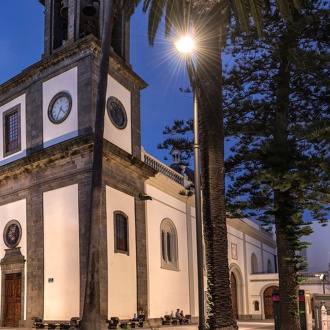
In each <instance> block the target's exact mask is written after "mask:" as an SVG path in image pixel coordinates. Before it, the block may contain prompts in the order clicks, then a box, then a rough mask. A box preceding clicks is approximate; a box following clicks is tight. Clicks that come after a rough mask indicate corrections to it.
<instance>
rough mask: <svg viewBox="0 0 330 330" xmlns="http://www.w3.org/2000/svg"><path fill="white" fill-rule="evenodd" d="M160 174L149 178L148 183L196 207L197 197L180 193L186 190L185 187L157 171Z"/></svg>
mask: <svg viewBox="0 0 330 330" xmlns="http://www.w3.org/2000/svg"><path fill="white" fill-rule="evenodd" d="M157 173H158V174H157V175H156V176H155V177H154V178H151V179H150V180H148V181H147V182H146V183H147V184H148V185H150V186H152V187H154V188H156V189H159V190H161V191H162V192H163V193H165V194H168V195H170V196H172V197H174V198H176V199H178V200H180V201H182V202H183V203H185V204H188V205H190V206H192V207H195V197H194V195H192V196H190V197H188V196H185V195H180V194H179V192H180V191H181V190H185V188H184V187H183V186H182V185H180V184H179V183H177V182H175V181H173V180H172V179H170V178H168V177H167V176H166V175H164V174H162V173H160V172H157Z"/></svg>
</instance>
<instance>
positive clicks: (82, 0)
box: [39, 0, 130, 64]
mask: <svg viewBox="0 0 330 330" xmlns="http://www.w3.org/2000/svg"><path fill="white" fill-rule="evenodd" d="M104 1H105V0H39V2H40V3H41V4H43V5H44V6H45V34H44V56H48V55H50V54H52V53H54V52H56V51H58V50H59V49H60V48H61V47H62V46H64V45H65V44H67V43H70V42H74V41H77V40H78V39H81V38H83V37H85V36H87V35H89V34H93V35H94V36H95V37H96V38H98V39H100V38H101V37H100V35H101V34H100V31H102V25H103V15H104ZM114 21H115V24H114V27H113V35H112V45H111V46H112V49H113V51H114V52H115V53H116V54H117V55H118V56H119V57H120V58H121V59H123V60H124V62H125V63H127V64H129V37H130V36H129V30H130V20H129V17H126V16H125V13H124V12H123V11H121V10H120V11H119V10H117V11H116V13H115V17H114Z"/></svg>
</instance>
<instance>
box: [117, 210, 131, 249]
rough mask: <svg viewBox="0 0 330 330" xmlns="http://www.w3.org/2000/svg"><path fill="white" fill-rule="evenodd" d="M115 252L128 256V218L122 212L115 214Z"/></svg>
mask: <svg viewBox="0 0 330 330" xmlns="http://www.w3.org/2000/svg"><path fill="white" fill-rule="evenodd" d="M114 234H115V252H116V253H117V252H119V253H126V254H128V217H127V216H126V214H124V213H123V212H120V211H116V212H114Z"/></svg>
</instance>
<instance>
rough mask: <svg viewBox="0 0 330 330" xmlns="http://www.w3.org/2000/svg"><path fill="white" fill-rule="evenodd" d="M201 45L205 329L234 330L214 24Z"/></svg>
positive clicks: (218, 41) (206, 27)
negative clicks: (206, 317) (206, 301)
mask: <svg viewBox="0 0 330 330" xmlns="http://www.w3.org/2000/svg"><path fill="white" fill-rule="evenodd" d="M204 22H205V24H204V25H203V31H199V35H202V36H203V37H204V38H205V40H204V41H203V42H201V51H200V53H201V56H200V57H199V61H198V63H197V72H198V78H197V80H196V83H197V86H198V88H199V90H200V95H199V99H198V102H199V109H200V116H199V118H200V127H199V128H200V136H201V141H200V142H201V165H202V166H201V171H202V183H203V225H204V237H205V238H204V241H205V250H206V265H207V281H208V289H207V290H208V292H207V293H208V320H207V323H208V326H209V328H210V329H213V330H216V329H222V330H235V329H238V327H237V324H236V321H235V319H234V315H233V310H232V304H231V292H230V281H229V268H228V245H227V244H228V243H227V224H226V208H225V170H224V127H223V109H222V62H221V56H220V52H221V46H220V45H221V36H220V38H219V34H217V33H212V31H221V29H220V25H219V20H218V19H212V18H210V19H209V20H208V19H205V20H204ZM220 35H221V34H220Z"/></svg>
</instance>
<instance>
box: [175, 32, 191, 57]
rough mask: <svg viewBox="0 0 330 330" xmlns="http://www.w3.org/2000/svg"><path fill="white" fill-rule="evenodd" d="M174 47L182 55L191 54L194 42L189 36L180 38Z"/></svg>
mask: <svg viewBox="0 0 330 330" xmlns="http://www.w3.org/2000/svg"><path fill="white" fill-rule="evenodd" d="M174 45H175V47H176V49H177V50H178V51H179V52H180V53H183V54H188V53H191V52H192V51H193V50H194V48H195V43H194V40H193V39H192V38H191V37H190V36H185V37H182V38H180V39H179V40H178V41H176V42H175V43H174Z"/></svg>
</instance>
